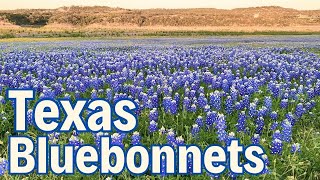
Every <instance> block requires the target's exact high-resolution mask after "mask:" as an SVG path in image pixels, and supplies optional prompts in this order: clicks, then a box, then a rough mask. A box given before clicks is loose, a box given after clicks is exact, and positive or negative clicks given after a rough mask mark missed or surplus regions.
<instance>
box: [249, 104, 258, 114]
mask: <svg viewBox="0 0 320 180" xmlns="http://www.w3.org/2000/svg"><path fill="white" fill-rule="evenodd" d="M256 113H257V105H256V104H255V103H250V106H249V113H248V114H249V116H250V117H251V118H253V117H255V116H256Z"/></svg>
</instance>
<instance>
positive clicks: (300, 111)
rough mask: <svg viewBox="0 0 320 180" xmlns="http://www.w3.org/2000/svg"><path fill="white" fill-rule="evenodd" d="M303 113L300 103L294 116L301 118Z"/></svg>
mask: <svg viewBox="0 0 320 180" xmlns="http://www.w3.org/2000/svg"><path fill="white" fill-rule="evenodd" d="M304 112H305V109H304V107H303V104H302V103H299V104H297V107H296V112H295V115H296V116H297V117H298V118H301V116H302V115H303V114H304Z"/></svg>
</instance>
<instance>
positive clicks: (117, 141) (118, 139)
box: [111, 133, 124, 147]
mask: <svg viewBox="0 0 320 180" xmlns="http://www.w3.org/2000/svg"><path fill="white" fill-rule="evenodd" d="M111 145H112V146H120V147H124V145H123V137H122V136H121V135H120V134H119V133H113V134H112V135H111Z"/></svg>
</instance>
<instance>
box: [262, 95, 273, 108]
mask: <svg viewBox="0 0 320 180" xmlns="http://www.w3.org/2000/svg"><path fill="white" fill-rule="evenodd" d="M264 106H265V107H266V108H267V111H268V112H271V111H272V99H271V97H270V96H267V97H265V98H264Z"/></svg>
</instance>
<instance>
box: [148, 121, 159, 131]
mask: <svg viewBox="0 0 320 180" xmlns="http://www.w3.org/2000/svg"><path fill="white" fill-rule="evenodd" d="M157 130H158V123H157V122H155V121H151V122H150V125H149V132H151V133H153V132H156V131H157Z"/></svg>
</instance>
